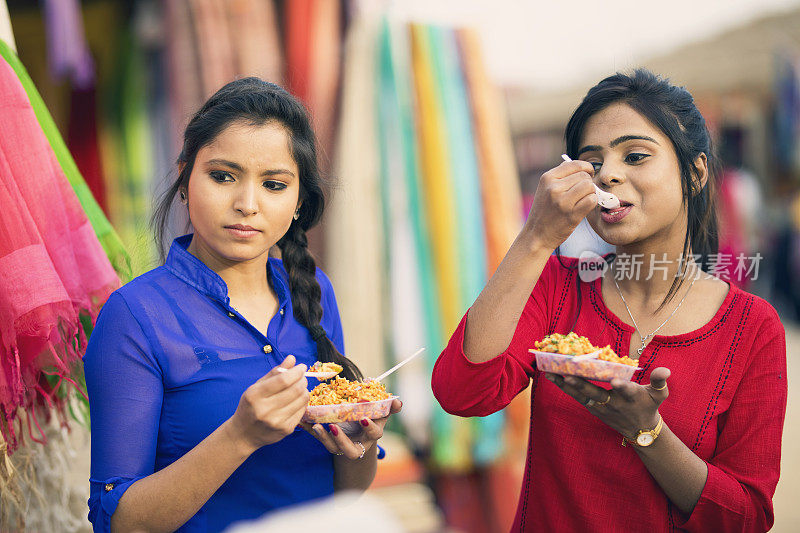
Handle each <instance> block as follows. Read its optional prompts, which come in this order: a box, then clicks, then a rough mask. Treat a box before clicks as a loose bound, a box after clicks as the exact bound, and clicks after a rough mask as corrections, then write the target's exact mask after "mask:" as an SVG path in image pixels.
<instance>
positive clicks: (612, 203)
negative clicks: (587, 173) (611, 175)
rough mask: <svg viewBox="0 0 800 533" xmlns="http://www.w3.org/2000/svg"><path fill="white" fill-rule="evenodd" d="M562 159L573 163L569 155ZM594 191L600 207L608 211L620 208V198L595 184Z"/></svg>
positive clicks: (562, 155)
mask: <svg viewBox="0 0 800 533" xmlns="http://www.w3.org/2000/svg"><path fill="white" fill-rule="evenodd" d="M561 159H563V160H564V161H572V159H570V157H569V156H568V155H567V154H561ZM592 185H594V190H595V192H596V193H597V204H598V205H599V206H600V207H605V208H606V209H616V208H618V207H619V205H620V204H619V198H617V197H616V196H614V195H613V194H611V193H610V192H606V191H604V190H603V189H601V188H600V187H598V186H597V185H595V184H594V183H592Z"/></svg>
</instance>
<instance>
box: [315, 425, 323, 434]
mask: <svg viewBox="0 0 800 533" xmlns="http://www.w3.org/2000/svg"><path fill="white" fill-rule="evenodd" d="M314 431H316V432H317V433H322V426H321V425H319V424H317V425H316V426H314Z"/></svg>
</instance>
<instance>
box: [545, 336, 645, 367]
mask: <svg viewBox="0 0 800 533" xmlns="http://www.w3.org/2000/svg"><path fill="white" fill-rule="evenodd" d="M534 345H535V346H536V349H537V350H539V351H540V352H549V353H557V354H561V355H584V354H587V353H592V352H596V351H597V350H600V354H599V355H598V356H597V359H599V360H601V361H608V362H610V363H621V364H623V365H629V366H636V365H637V363H636V361H634V360H633V359H631V358H630V357H628V356H627V355H626V356H623V357H620V356H618V355H617V354H616V353H614V350H612V349H611V346H610V345H607V346H606V347H605V348H600V347H598V346H594V345H593V344H592V343H591V342H589V339H587V338H586V337H581V336H580V335H578V334H577V333H575V332H574V331H571V332H569V333H568V334H566V335H562V334H560V333H553V334H552V335H548V336H547V337H545V338H544V339H542V340H541V341H536V342H535V343H534Z"/></svg>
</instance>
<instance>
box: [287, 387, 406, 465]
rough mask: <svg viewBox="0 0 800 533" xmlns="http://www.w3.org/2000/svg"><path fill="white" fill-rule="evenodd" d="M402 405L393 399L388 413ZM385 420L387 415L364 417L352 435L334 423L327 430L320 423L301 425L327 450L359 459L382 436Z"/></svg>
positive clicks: (397, 409) (398, 409) (396, 411)
mask: <svg viewBox="0 0 800 533" xmlns="http://www.w3.org/2000/svg"><path fill="white" fill-rule="evenodd" d="M402 407H403V402H401V401H400V400H398V399H395V400H394V401H393V402H392V407H391V411H389V415H390V416H391V415H393V414H394V413H399V412H400V409H401V408H402ZM387 420H389V417H388V416H385V417H383V418H377V419H375V420H370V419H368V418H365V419H363V420H361V421H360V424H361V431H360V432H359V433H358V434H356V435H353V436H352V437H348V436H347V435H345V434H344V431H342V428H340V427H339V426H337V425H336V424H328V431H326V430H325V427H324V426H323V425H322V424H313V425H312V424H308V423H305V422H303V423H302V426H303V428H304V429H305V430H306V431H308V432H309V433H311V434H312V435H313V436H314V437H315V438H316V439H317V440H318V441H320V442H321V443H322V445H323V446H325V448H326V449H327V450H328V451H329V452H331V453H333V454H336V455H342V456H344V457H346V458H348V459H360V458H362V457H364V454H365V453H366V452H367V451H369V450H370V448H372V447H373V446H374V445H375V443H376V442H378V439H380V438H381V437H383V428H384V426H385V425H386V421H387ZM362 446H363V448H362Z"/></svg>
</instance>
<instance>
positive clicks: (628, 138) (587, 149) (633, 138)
mask: <svg viewBox="0 0 800 533" xmlns="http://www.w3.org/2000/svg"><path fill="white" fill-rule="evenodd" d="M628 141H650V142H651V143H655V144H658V141H656V140H655V139H653V138H652V137H648V136H647V135H623V136H621V137H617V138H616V139H614V140H613V141H611V142H610V143H609V145H608V146H609V147H610V148H614V147H615V146H617V145H618V144H622V143H624V142H628ZM602 148H603V147H602V146H600V145H597V144H590V145H588V146H584V147H583V148H581V149H580V150H578V155H581V154H582V153H584V152H599V151H600V150H602Z"/></svg>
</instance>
